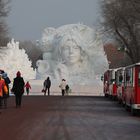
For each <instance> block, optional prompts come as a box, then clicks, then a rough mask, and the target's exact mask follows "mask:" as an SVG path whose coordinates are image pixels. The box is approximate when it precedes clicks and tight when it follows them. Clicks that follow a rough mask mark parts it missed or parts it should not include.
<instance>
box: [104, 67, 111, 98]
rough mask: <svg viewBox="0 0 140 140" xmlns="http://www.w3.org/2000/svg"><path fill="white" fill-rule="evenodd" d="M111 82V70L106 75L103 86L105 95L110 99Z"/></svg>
mask: <svg viewBox="0 0 140 140" xmlns="http://www.w3.org/2000/svg"><path fill="white" fill-rule="evenodd" d="M110 81H111V69H109V70H107V71H106V72H105V73H104V81H103V85H104V94H105V97H108V96H109V86H110Z"/></svg>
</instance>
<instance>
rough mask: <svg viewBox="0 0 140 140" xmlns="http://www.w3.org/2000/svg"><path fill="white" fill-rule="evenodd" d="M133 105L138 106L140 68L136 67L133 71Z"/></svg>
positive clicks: (139, 101) (139, 99) (139, 102)
mask: <svg viewBox="0 0 140 140" xmlns="http://www.w3.org/2000/svg"><path fill="white" fill-rule="evenodd" d="M134 90H135V98H134V100H135V103H134V104H140V66H136V69H135V89H134Z"/></svg>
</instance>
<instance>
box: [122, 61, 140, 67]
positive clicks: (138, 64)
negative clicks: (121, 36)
mask: <svg viewBox="0 0 140 140" xmlns="http://www.w3.org/2000/svg"><path fill="white" fill-rule="evenodd" d="M135 66H140V62H139V63H135V64H132V65H129V66H126V67H125V68H130V67H135Z"/></svg>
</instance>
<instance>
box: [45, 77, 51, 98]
mask: <svg viewBox="0 0 140 140" xmlns="http://www.w3.org/2000/svg"><path fill="white" fill-rule="evenodd" d="M43 85H44V95H46V92H47V90H48V96H49V95H50V87H51V80H50V78H49V77H47V79H46V80H45V81H44V83H43Z"/></svg>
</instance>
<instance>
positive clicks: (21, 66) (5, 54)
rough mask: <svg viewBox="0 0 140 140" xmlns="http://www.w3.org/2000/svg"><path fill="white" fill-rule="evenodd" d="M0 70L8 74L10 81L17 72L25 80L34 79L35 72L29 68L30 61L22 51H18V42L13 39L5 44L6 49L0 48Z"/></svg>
mask: <svg viewBox="0 0 140 140" xmlns="http://www.w3.org/2000/svg"><path fill="white" fill-rule="evenodd" d="M0 69H3V70H4V71H5V72H7V73H8V76H9V77H10V79H11V80H12V79H13V78H14V77H15V76H16V73H17V71H18V70H19V71H21V74H22V76H23V77H24V78H25V79H35V71H34V70H33V68H31V61H29V58H28V56H27V54H26V53H25V50H24V49H19V42H15V41H14V39H12V40H11V42H9V43H8V44H7V47H3V48H0Z"/></svg>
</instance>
